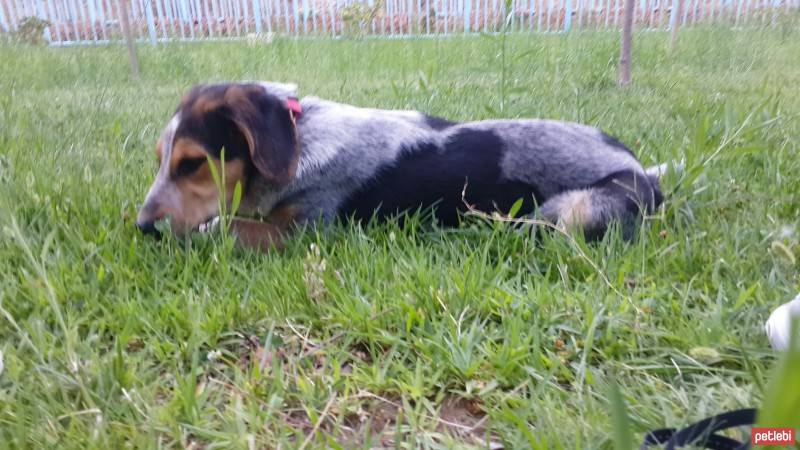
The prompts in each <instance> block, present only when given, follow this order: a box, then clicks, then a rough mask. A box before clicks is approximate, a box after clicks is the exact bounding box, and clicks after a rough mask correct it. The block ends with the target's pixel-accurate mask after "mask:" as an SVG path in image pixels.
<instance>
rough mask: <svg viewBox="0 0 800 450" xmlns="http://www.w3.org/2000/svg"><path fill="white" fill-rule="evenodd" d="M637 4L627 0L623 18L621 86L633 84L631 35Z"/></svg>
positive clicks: (620, 66)
mask: <svg viewBox="0 0 800 450" xmlns="http://www.w3.org/2000/svg"><path fill="white" fill-rule="evenodd" d="M635 3H636V0H625V15H624V16H623V17H622V37H621V39H620V46H619V48H620V50H619V79H618V80H617V83H618V84H619V85H620V86H627V85H629V84H631V40H632V36H631V34H632V30H633V14H634V13H635V8H636V7H635Z"/></svg>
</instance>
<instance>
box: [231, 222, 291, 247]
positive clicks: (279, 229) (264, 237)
mask: <svg viewBox="0 0 800 450" xmlns="http://www.w3.org/2000/svg"><path fill="white" fill-rule="evenodd" d="M230 226H231V232H232V233H233V235H234V236H235V237H236V243H237V244H238V245H240V246H242V247H245V248H252V249H257V250H262V251H269V250H270V249H275V250H282V249H283V247H284V244H283V241H284V239H285V238H286V237H287V236H288V229H287V228H286V227H285V226H283V225H280V224H274V223H269V222H261V221H258V220H250V219H233V220H231V225H230Z"/></svg>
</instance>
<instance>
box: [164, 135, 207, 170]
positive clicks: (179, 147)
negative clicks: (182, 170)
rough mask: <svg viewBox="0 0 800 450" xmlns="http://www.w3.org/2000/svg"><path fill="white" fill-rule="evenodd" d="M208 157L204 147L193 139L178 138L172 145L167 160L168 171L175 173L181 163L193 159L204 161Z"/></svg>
mask: <svg viewBox="0 0 800 450" xmlns="http://www.w3.org/2000/svg"><path fill="white" fill-rule="evenodd" d="M207 156H208V153H207V152H206V149H205V147H203V146H202V145H201V144H200V143H199V142H197V141H195V140H194V139H188V138H179V139H178V140H177V141H175V143H174V144H172V154H171V155H170V158H169V171H170V173H175V171H176V170H177V168H178V166H179V165H180V164H181V162H182V161H185V160H188V159H195V158H203V159H205V158H206V157H207Z"/></svg>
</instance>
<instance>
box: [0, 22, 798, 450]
mask: <svg viewBox="0 0 800 450" xmlns="http://www.w3.org/2000/svg"><path fill="white" fill-rule="evenodd" d="M667 42H668V35H667V34H665V33H640V34H637V35H636V36H635V46H634V70H633V78H634V84H633V85H632V86H631V87H629V88H627V89H619V88H617V87H616V84H615V77H616V59H617V52H618V42H617V35H616V34H614V33H591V32H586V33H583V34H573V35H568V36H564V35H544V36H517V35H513V36H510V37H509V39H508V43H507V54H506V64H507V66H506V70H505V72H506V74H505V79H506V86H505V87H504V88H503V87H501V85H500V80H501V78H502V77H503V75H502V72H503V70H502V68H501V67H500V61H501V57H500V55H499V50H500V47H501V41H500V40H499V39H498V38H489V37H474V38H452V39H447V40H422V41H377V40H363V41H335V42H328V41H302V42H294V41H283V40H278V41H276V42H274V43H272V44H271V45H264V46H258V47H248V46H247V45H245V44H238V43H208V44H187V45H181V44H172V45H168V46H159V47H157V48H152V47H149V46H147V47H145V46H142V47H140V48H139V55H140V58H141V65H142V71H143V75H142V79H141V80H139V81H135V80H133V79H131V77H130V76H129V74H128V66H127V64H126V55H125V51H124V48H123V47H122V46H108V47H86V48H65V49H49V48H26V47H10V46H0V61H2V64H0V227H1V228H2V234H1V236H2V237H1V238H0V351H2V353H3V354H4V363H5V370H4V371H3V373H2V374H0V447H7V448H24V447H38V448H43V447H44V448H47V447H49V448H54V447H58V448H118V447H123V446H126V445H127V446H130V447H134V448H142V447H144V448H152V447H184V446H193V448H202V447H206V446H207V447H208V448H211V447H223V448H248V447H264V448H294V447H301V446H305V448H319V447H326V446H327V447H333V448H361V447H363V448H369V447H370V446H386V447H389V448H395V447H396V448H409V447H445V448H447V447H452V448H464V446H465V445H467V444H468V443H475V442H478V439H484V440H485V439H491V440H492V441H499V442H503V443H505V444H506V448H526V447H534V448H542V449H544V448H567V449H571V448H610V447H612V446H613V441H614V439H615V438H614V435H615V430H617V431H616V432H618V433H620V435H621V436H625V429H624V427H623V428H622V429H621V431H620V427H619V426H618V425H619V423H624V421H625V420H627V421H628V423H630V427H632V430H630V431H631V432H632V433H633V436H632V438H633V439H634V441H635V440H638V439H640V438H641V436H642V433H644V431H646V430H648V429H651V428H659V427H664V426H682V425H685V424H688V423H689V422H691V421H693V420H697V419H701V418H703V417H706V416H708V415H712V414H716V413H719V412H723V411H725V410H729V409H733V408H738V407H745V406H757V405H759V404H760V403H761V399H762V398H763V396H764V389H765V386H767V385H768V384H769V381H770V380H769V370H770V369H771V367H772V366H773V365H774V364H775V361H776V359H775V354H774V353H773V352H772V351H770V350H769V345H768V343H767V340H766V338H765V336H764V334H763V327H762V325H763V322H764V320H765V319H766V317H767V315H768V313H769V311H770V310H771V309H772V308H774V307H775V306H777V305H778V304H780V303H782V302H784V301H787V300H788V299H790V298H791V297H792V296H794V294H795V293H796V291H797V289H798V277H797V275H798V271H797V265H796V262H795V259H796V258H797V254H798V252H800V246H799V245H798V234H797V231H796V228H797V226H798V225H799V224H798V220H799V219H798V207H800V178H798V177H797V173H800V158H798V157H797V154H798V150H800V149H799V148H798V147H799V144H798V143H800V96H798V95H797V86H800V65H798V64H797V62H798V55H800V34H798V32H797V31H786V30H783V31H781V30H776V31H758V30H751V31H726V30H719V29H706V30H702V29H700V30H688V31H686V32H683V34H682V35H681V41H680V43H679V46H678V49H677V52H676V54H675V55H674V56H673V57H669V56H668V55H667V52H666V47H667ZM248 79H250V80H262V79H263V80H275V81H295V82H297V83H298V84H299V86H300V90H301V93H302V94H304V95H306V94H313V95H318V96H321V97H327V98H331V99H335V100H339V101H342V102H347V103H352V104H356V105H363V106H375V107H382V108H414V109H419V110H423V111H426V112H428V113H431V114H435V115H440V116H444V117H448V118H451V119H458V120H468V119H484V118H496V117H547V118H555V119H566V120H572V121H579V122H584V123H589V124H593V125H597V126H600V127H601V128H603V129H604V130H606V131H608V132H609V133H611V134H613V135H615V136H618V137H619V138H620V139H621V140H622V141H624V142H626V143H628V144H629V145H630V146H631V148H632V149H633V150H634V152H635V153H636V154H637V156H638V157H639V158H640V159H641V160H642V161H643V162H644V164H645V165H650V164H653V163H656V162H662V161H666V160H670V159H679V158H686V161H687V166H688V169H689V170H688V171H687V174H686V176H683V177H681V176H676V175H672V176H669V177H668V178H667V179H666V180H665V181H664V183H663V186H664V191H665V192H666V193H667V194H668V199H667V202H666V204H665V207H664V208H663V210H661V211H659V213H658V214H657V215H656V216H655V217H652V218H651V219H649V220H648V221H646V222H645V224H644V225H643V226H642V230H641V233H640V237H639V239H638V240H636V241H635V242H633V243H631V244H625V243H622V242H620V241H619V239H617V238H616V237H615V236H613V235H612V236H609V237H608V238H607V239H606V240H605V241H604V242H602V243H599V244H596V245H587V244H585V243H582V242H580V240H578V242H574V243H573V242H571V241H569V240H567V239H565V238H563V237H561V236H559V235H557V234H553V235H546V236H544V237H543V238H542V239H541V240H540V241H539V242H533V241H532V240H530V239H528V238H527V237H526V235H525V234H524V233H521V232H520V231H518V230H515V229H513V228H511V227H508V226H506V225H503V224H497V223H484V222H482V221H480V220H479V219H476V218H470V219H467V220H466V222H465V224H464V225H463V226H462V227H460V228H458V229H449V230H444V229H434V228H432V227H431V226H429V225H427V224H426V223H425V221H422V220H411V221H409V222H408V223H406V225H405V226H404V227H402V228H401V227H398V226H397V225H396V224H388V225H384V226H369V227H366V228H357V227H355V228H347V227H338V228H336V229H333V230H330V231H329V232H326V233H315V232H311V231H309V232H307V233H304V234H302V235H299V236H297V237H296V238H295V239H293V240H292V241H291V242H290V243H289V246H288V249H287V250H286V251H285V252H283V253H280V254H278V253H273V254H267V255H261V254H256V253H252V252H245V251H240V250H236V249H234V248H232V247H231V246H230V245H229V242H228V241H227V240H220V239H218V238H212V237H205V236H201V237H196V238H194V239H191V240H188V241H177V240H174V239H166V240H164V241H162V242H155V241H153V240H151V239H149V238H147V237H143V236H141V235H139V234H138V233H137V231H136V229H135V227H134V223H133V218H134V217H135V213H136V205H137V203H139V202H141V201H142V200H143V197H144V194H145V192H146V190H147V187H148V186H149V184H150V182H151V180H152V178H153V176H154V174H155V169H156V162H155V157H154V153H153V148H154V143H155V139H156V137H157V135H158V133H159V131H160V129H161V128H162V127H163V126H164V125H165V123H166V121H167V119H168V117H169V116H170V114H171V113H172V111H173V110H174V108H175V106H176V104H177V102H178V100H179V98H180V96H181V95H182V94H183V92H184V91H186V90H187V88H189V87H190V86H191V85H193V84H194V83H200V82H209V81H225V80H248ZM503 95H504V96H505V103H504V105H503V106H504V107H503V108H501V102H500V98H501V96H503ZM312 244H313V245H314V247H313V248H312V247H311V246H312ZM583 254H585V255H586V257H588V258H590V259H591V261H592V263H590V262H589V261H587V259H586V258H584V257H583V256H582V255H583ZM593 265H596V266H597V267H598V268H599V269H600V272H598V271H597V270H595V268H594V267H593ZM264 347H266V348H267V349H268V350H267V351H266V352H265V351H264ZM262 363H263V364H262ZM612 386H616V388H612ZM614 389H619V394H618V396H616V394H612V392H615V391H614ZM614 398H616V400H613V399H614ZM619 400H621V402H620V401H619ZM622 403H624V405H625V406H624V408H625V410H626V411H627V419H625V418H623V421H622V422H620V421H619V420H618V419H619V418H617V419H615V422H614V423H612V414H611V411H612V410H618V409H619V406H620V405H621V404H622ZM443 405H444V407H443ZM614 405H617V406H616V407H615V406H614ZM615 408H616V409H615ZM442 410H444V411H442ZM470 411H471V412H472V413H474V414H472V413H470ZM484 414H485V418H484V419H483V420H482V422H480V423H478V424H477V425H478V426H477V427H475V426H474V425H475V422H476V420H478V419H480V418H481V417H483V415H484ZM443 420H445V421H446V423H445V422H443ZM451 422H456V423H458V424H461V426H456V425H452V424H451ZM615 426H616V428H615ZM465 428H474V429H472V430H468V429H465ZM744 438H745V439H747V438H749V436H744ZM626 439H627V438H626ZM336 442H338V446H340V447H337V444H336ZM478 447H480V445H478Z"/></svg>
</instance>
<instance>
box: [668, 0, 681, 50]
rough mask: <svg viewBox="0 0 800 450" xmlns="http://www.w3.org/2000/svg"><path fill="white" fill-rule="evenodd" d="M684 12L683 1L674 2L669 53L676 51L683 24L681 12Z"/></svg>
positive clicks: (670, 20)
mask: <svg viewBox="0 0 800 450" xmlns="http://www.w3.org/2000/svg"><path fill="white" fill-rule="evenodd" d="M682 11H683V0H672V11H671V14H670V16H669V28H670V35H671V36H670V38H669V53H670V54H672V52H674V51H675V44H676V43H677V42H678V28H679V27H680V23H681V19H680V17H681V12H682Z"/></svg>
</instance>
